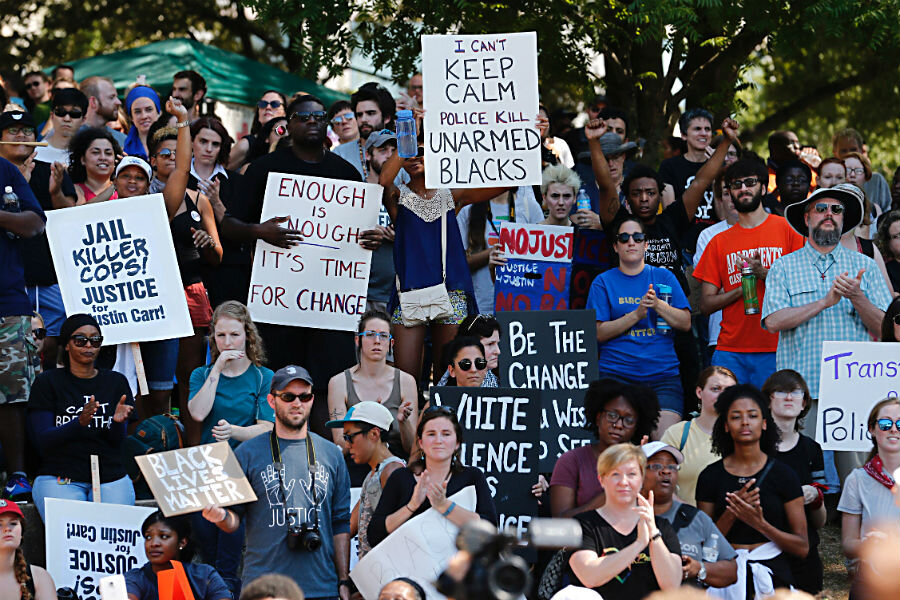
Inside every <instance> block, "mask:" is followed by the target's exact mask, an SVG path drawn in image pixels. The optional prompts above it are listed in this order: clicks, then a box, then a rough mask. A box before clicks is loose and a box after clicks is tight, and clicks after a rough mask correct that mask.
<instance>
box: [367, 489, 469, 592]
mask: <svg viewBox="0 0 900 600" xmlns="http://www.w3.org/2000/svg"><path fill="white" fill-rule="evenodd" d="M450 500H451V501H453V502H456V503H457V504H458V505H459V506H462V507H463V508H465V509H466V510H470V511H474V510H475V501H476V496H475V488H474V487H473V486H468V487H465V488H463V489H461V490H460V491H458V492H457V493H455V494H453V495H452V496H451V497H450ZM458 532H459V528H458V527H457V526H456V525H454V524H453V523H451V522H450V521H449V520H447V519H446V518H444V517H442V516H441V514H440V513H439V512H438V511H436V510H435V509H433V508H430V509H428V510H427V511H425V512H424V513H422V514H421V515H419V516H417V517H413V518H412V519H410V520H409V521H407V522H406V523H404V524H403V525H401V526H400V527H398V528H397V529H396V530H395V531H394V532H393V533H391V534H390V535H389V536H387V537H386V538H384V540H383V541H382V542H381V543H380V544H378V545H377V546H375V547H374V548H373V549H372V550H371V551H370V552H369V553H368V554H366V555H365V556H364V557H362V558H361V559H360V561H359V562H358V563H356V568H354V569H353V570H352V571H351V572H350V577H351V578H352V579H353V583H355V584H356V587H357V588H358V589H359V592H360V593H361V594H362V597H363V598H365V600H375V599H376V598H378V592H379V591H381V588H382V587H383V586H384V584H386V583H387V582H389V581H391V580H392V579H396V578H397V577H409V578H410V579H412V580H414V581H416V582H417V583H419V584H420V585H421V586H422V587H423V588H425V592H426V594H427V595H428V597H429V598H444V596H443V595H441V594H439V593H438V591H437V590H435V589H434V586H433V585H432V584H431V582H433V581H435V580H436V579H437V578H438V576H439V575H440V574H441V573H442V572H443V570H444V569H445V568H446V566H447V562H448V561H449V560H450V558H451V557H452V556H453V555H454V554H455V553H456V534H457V533H458Z"/></svg>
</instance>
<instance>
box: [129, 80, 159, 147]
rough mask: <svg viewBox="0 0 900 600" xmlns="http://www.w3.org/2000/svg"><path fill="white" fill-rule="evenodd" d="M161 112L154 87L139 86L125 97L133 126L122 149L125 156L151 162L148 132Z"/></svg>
mask: <svg viewBox="0 0 900 600" xmlns="http://www.w3.org/2000/svg"><path fill="white" fill-rule="evenodd" d="M160 111H161V105H160V102H159V94H157V93H156V91H154V89H153V88H152V87H149V86H146V85H139V86H136V87H134V88H132V90H131V91H130V92H128V95H127V96H125V112H127V113H128V117H129V118H130V119H131V123H132V124H131V128H130V129H129V130H128V137H127V138H125V146H124V147H123V148H122V150H123V151H124V152H125V154H128V155H131V156H139V157H141V158H143V159H144V160H145V161H148V162H149V160H150V159H149V158H148V151H147V132H148V131H150V126H151V125H153V123H154V122H155V121H156V119H157V118H158V117H159V113H160Z"/></svg>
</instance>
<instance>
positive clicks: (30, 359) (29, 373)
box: [0, 315, 40, 404]
mask: <svg viewBox="0 0 900 600" xmlns="http://www.w3.org/2000/svg"><path fill="white" fill-rule="evenodd" d="M39 361H40V358H39V357H38V352H37V346H36V345H35V343H34V337H33V336H32V334H31V315H25V316H17V315H13V316H9V317H2V318H0V404H15V403H19V402H26V401H27V400H28V395H29V394H30V393H31V384H32V382H34V377H35V375H36V374H37V371H36V365H37V364H39Z"/></svg>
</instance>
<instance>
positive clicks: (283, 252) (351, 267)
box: [247, 173, 382, 331]
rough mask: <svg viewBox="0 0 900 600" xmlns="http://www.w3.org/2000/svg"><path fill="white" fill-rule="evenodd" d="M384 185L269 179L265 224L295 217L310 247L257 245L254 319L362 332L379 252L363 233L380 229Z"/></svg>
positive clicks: (250, 302)
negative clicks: (371, 275)
mask: <svg viewBox="0 0 900 600" xmlns="http://www.w3.org/2000/svg"><path fill="white" fill-rule="evenodd" d="M381 192H382V187H381V186H380V185H374V184H370V183H360V182H358V181H343V180H337V179H324V178H322V177H308V176H303V175H286V174H283V173H269V179H268V181H267V182H266V194H265V197H264V199H263V208H262V216H261V217H260V219H261V221H265V220H266V219H270V218H272V217H284V216H286V217H288V221H287V223H285V225H284V226H286V227H289V228H291V229H296V230H298V231H299V232H300V235H302V236H303V241H301V242H300V243H299V244H298V245H296V246H294V247H293V248H290V249H284V248H278V247H276V246H272V245H271V244H268V243H266V242H264V241H262V240H259V241H258V242H257V243H256V255H255V256H254V257H253V273H252V277H251V282H250V294H249V298H248V302H247V306H248V308H249V309H250V314H251V316H252V317H253V320H254V321H259V322H262V323H274V324H276V325H295V326H301V327H316V328H319V329H334V330H341V331H355V330H356V325H357V323H358V322H359V317H360V315H361V314H362V313H364V312H365V310H366V292H367V290H368V287H369V267H370V264H371V259H372V252H371V251H369V250H365V249H363V248H362V246H360V245H359V235H360V233H362V232H363V231H365V230H367V229H371V228H373V227H375V225H377V224H378V210H379V207H380V206H381Z"/></svg>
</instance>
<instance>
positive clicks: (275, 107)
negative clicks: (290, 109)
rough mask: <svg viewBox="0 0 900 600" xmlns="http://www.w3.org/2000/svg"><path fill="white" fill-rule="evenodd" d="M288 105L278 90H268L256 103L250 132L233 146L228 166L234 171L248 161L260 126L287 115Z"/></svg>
mask: <svg viewBox="0 0 900 600" xmlns="http://www.w3.org/2000/svg"><path fill="white" fill-rule="evenodd" d="M286 106H287V98H285V96H284V94H282V93H281V92H279V91H277V90H266V91H265V92H264V93H263V95H262V98H260V99H259V102H257V103H256V112H255V113H254V115H253V123H251V124H250V133H249V134H248V135H245V136H244V137H242V138H241V139H240V140H238V141H237V143H235V145H234V146H233V147H232V148H231V154H230V156H229V158H228V168H229V169H231V170H232V171H237V170H238V169H240V168H241V167H242V166H243V165H244V163H245V162H247V153H248V152H249V151H250V146H252V145H253V142H254V140H256V136H257V134H259V130H260V128H261V127H262V126H263V125H265V124H266V123H268V122H269V121H271V120H272V119H274V118H275V117H283V116H285V113H284V109H285V107H286Z"/></svg>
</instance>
